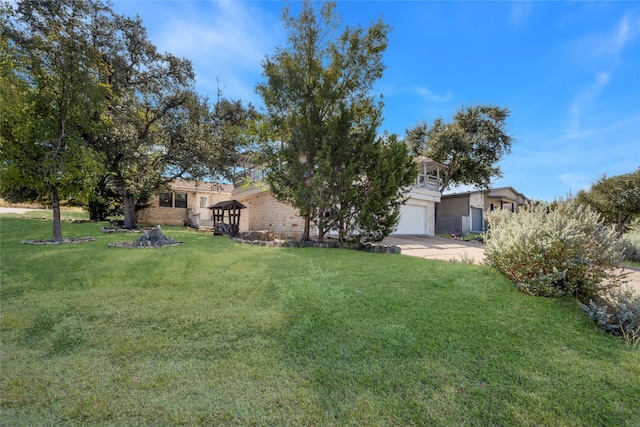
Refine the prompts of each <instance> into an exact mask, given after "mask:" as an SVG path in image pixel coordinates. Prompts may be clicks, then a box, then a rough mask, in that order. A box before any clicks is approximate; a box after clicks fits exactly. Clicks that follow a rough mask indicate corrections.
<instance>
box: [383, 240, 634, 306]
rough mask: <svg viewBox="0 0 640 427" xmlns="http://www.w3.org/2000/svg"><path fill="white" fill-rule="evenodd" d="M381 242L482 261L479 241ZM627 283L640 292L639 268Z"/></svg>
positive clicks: (423, 254)
mask: <svg viewBox="0 0 640 427" xmlns="http://www.w3.org/2000/svg"><path fill="white" fill-rule="evenodd" d="M381 244H383V245H389V246H390V245H396V246H399V247H400V249H402V253H403V254H404V255H409V256H414V257H417V258H427V259H437V260H442V261H465V260H467V259H473V262H474V263H475V264H481V263H483V262H484V246H483V245H482V244H481V243H475V242H465V241H462V240H456V239H445V238H442V237H435V236H389V237H386V238H385V239H384V240H383V241H382V242H381ZM625 270H626V271H627V273H628V274H629V275H628V276H627V281H628V282H627V285H628V286H630V287H631V288H633V289H635V290H636V291H637V292H638V293H640V270H636V269H631V268H627V269H625Z"/></svg>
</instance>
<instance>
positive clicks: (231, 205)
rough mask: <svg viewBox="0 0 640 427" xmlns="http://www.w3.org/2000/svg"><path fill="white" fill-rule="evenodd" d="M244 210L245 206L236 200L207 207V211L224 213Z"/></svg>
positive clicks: (224, 201)
mask: <svg viewBox="0 0 640 427" xmlns="http://www.w3.org/2000/svg"><path fill="white" fill-rule="evenodd" d="M245 208H246V206H245V205H243V204H242V203H240V202H239V201H237V200H223V201H222V202H218V203H216V204H215V205H211V206H208V207H207V209H222V210H225V211H230V210H234V209H245Z"/></svg>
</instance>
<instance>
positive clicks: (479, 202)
mask: <svg viewBox="0 0 640 427" xmlns="http://www.w3.org/2000/svg"><path fill="white" fill-rule="evenodd" d="M469 207H471V208H480V209H482V210H483V211H486V210H487V208H488V206H485V198H484V193H483V192H481V191H479V192H477V193H471V194H469Z"/></svg>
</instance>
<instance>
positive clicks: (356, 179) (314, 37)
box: [257, 0, 415, 240]
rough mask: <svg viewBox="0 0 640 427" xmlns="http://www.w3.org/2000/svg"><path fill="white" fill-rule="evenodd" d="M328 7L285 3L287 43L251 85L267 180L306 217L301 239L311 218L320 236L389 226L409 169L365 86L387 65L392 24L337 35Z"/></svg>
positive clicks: (364, 234)
mask: <svg viewBox="0 0 640 427" xmlns="http://www.w3.org/2000/svg"><path fill="white" fill-rule="evenodd" d="M335 7H336V5H335V3H334V2H328V3H323V4H322V5H321V6H319V10H315V9H314V3H313V2H311V1H308V0H306V1H305V2H303V4H302V10H301V11H300V13H299V15H298V16H297V17H294V16H292V15H291V13H290V6H287V7H286V8H285V9H284V10H283V14H282V20H283V23H284V26H285V29H286V31H287V45H286V47H284V48H282V47H279V48H277V50H276V52H275V54H274V55H272V56H267V57H266V58H265V60H264V61H263V64H262V65H263V76H264V77H265V81H264V82H263V83H260V84H259V85H258V86H257V91H258V93H259V94H260V95H261V96H262V99H263V100H264V104H265V106H266V113H265V115H264V120H265V128H266V129H268V135H269V137H270V139H271V141H270V143H269V144H267V145H266V146H265V149H264V151H263V154H264V155H265V158H266V165H267V177H266V180H267V182H268V184H269V185H270V188H271V190H272V192H273V194H274V196H275V197H276V198H277V199H279V200H281V201H285V202H287V203H290V204H291V205H292V206H294V207H295V208H297V209H298V210H299V212H300V215H301V216H302V217H304V219H305V226H304V231H303V235H302V239H303V240H308V239H309V232H310V224H311V223H312V222H315V223H316V225H317V226H318V232H319V239H320V240H322V238H323V236H324V234H325V233H326V232H327V231H330V230H335V231H337V232H338V233H339V236H340V238H341V239H353V238H371V237H372V236H376V235H377V234H379V231H380V228H381V227H382V229H384V230H383V231H384V232H387V233H388V230H389V229H392V228H393V227H394V226H395V223H397V217H398V212H397V211H398V209H399V202H398V200H400V199H401V196H400V194H399V189H400V188H402V187H403V186H406V185H408V184H409V183H410V182H411V181H412V179H413V177H414V176H415V167H414V166H413V164H412V163H411V162H410V159H409V155H408V151H407V150H406V147H404V146H403V145H402V144H401V143H399V142H398V141H397V138H395V137H387V136H379V135H378V133H377V129H378V127H379V126H380V123H381V109H382V103H381V102H380V101H376V99H375V97H374V96H372V95H371V93H370V92H371V90H372V87H373V83H374V82H375V81H376V80H378V79H379V78H380V77H381V76H382V73H383V71H384V64H383V62H382V56H383V53H384V51H385V49H386V47H387V34H388V32H389V27H388V26H387V25H385V24H384V23H383V22H382V20H378V21H377V22H375V23H373V24H372V25H371V26H370V27H369V28H367V29H363V28H361V27H360V26H357V27H355V28H351V27H348V26H347V27H345V28H344V29H343V30H342V32H341V33H339V34H338V31H339V28H340V18H339V16H338V15H337V13H336V11H335ZM403 150H404V151H403ZM382 159H384V162H382V161H381V160H382ZM382 169H384V171H385V172H386V173H387V174H388V175H386V174H385V176H384V178H381V171H382ZM381 179H386V180H387V181H386V183H383V182H382V181H381ZM391 186H393V188H390V187H391ZM374 217H379V218H378V219H379V221H375V220H374ZM382 217H384V219H383V218H382ZM375 224H378V225H375ZM356 236H358V237H356Z"/></svg>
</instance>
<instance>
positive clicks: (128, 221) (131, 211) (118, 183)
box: [115, 177, 138, 229]
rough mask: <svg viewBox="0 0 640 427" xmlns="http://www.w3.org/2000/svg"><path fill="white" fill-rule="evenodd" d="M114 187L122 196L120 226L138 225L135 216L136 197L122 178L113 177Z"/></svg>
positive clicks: (132, 226)
mask: <svg viewBox="0 0 640 427" xmlns="http://www.w3.org/2000/svg"><path fill="white" fill-rule="evenodd" d="M115 187H116V191H117V192H118V194H119V195H120V197H121V198H122V208H123V210H124V223H123V224H122V228H126V229H132V228H136V227H137V226H138V218H137V217H136V199H135V197H134V195H133V194H132V193H131V192H130V191H129V190H128V189H127V186H126V184H125V182H124V180H123V179H122V178H120V177H115Z"/></svg>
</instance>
